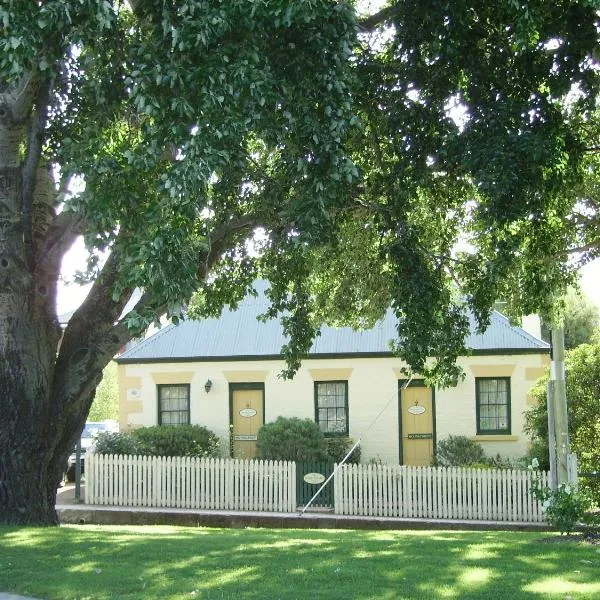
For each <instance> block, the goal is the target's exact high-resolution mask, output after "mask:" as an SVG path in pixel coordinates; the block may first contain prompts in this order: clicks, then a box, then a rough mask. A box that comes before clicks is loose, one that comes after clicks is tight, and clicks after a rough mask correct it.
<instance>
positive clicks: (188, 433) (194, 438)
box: [133, 425, 219, 458]
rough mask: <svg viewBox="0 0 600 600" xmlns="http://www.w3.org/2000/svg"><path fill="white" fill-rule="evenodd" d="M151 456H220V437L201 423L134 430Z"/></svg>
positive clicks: (145, 452)
mask: <svg viewBox="0 0 600 600" xmlns="http://www.w3.org/2000/svg"><path fill="white" fill-rule="evenodd" d="M133 435H134V436H135V438H136V440H137V442H138V444H139V445H140V448H141V449H142V450H143V453H144V454H147V455H149V456H196V457H199V458H204V457H216V456H219V438H218V437H217V436H216V435H215V434H214V433H213V432H212V431H209V430H208V429H207V428H206V427H202V426H200V425H157V426H155V427H141V428H140V429H135V430H134V431H133Z"/></svg>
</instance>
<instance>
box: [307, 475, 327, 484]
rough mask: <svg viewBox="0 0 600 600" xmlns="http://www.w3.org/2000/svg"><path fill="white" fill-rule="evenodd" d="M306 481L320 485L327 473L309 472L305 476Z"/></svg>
mask: <svg viewBox="0 0 600 600" xmlns="http://www.w3.org/2000/svg"><path fill="white" fill-rule="evenodd" d="M304 481H306V483H310V484H312V485H319V483H323V482H324V481H325V475H323V474H322V473H307V474H306V475H305V476H304Z"/></svg>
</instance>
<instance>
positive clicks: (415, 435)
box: [407, 433, 433, 440]
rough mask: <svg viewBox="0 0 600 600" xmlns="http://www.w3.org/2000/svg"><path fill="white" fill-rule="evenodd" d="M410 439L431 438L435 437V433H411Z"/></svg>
mask: <svg viewBox="0 0 600 600" xmlns="http://www.w3.org/2000/svg"><path fill="white" fill-rule="evenodd" d="M407 437H408V439H409V440H431V439H433V433H409V434H408V436H407Z"/></svg>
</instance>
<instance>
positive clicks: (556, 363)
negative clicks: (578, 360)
mask: <svg viewBox="0 0 600 600" xmlns="http://www.w3.org/2000/svg"><path fill="white" fill-rule="evenodd" d="M548 442H549V444H548V445H549V446H550V480H551V487H552V489H556V488H557V487H558V486H559V485H562V484H566V483H568V482H569V467H568V465H569V423H568V417H567V387H566V381H565V331H564V327H563V324H562V323H561V324H557V325H553V327H552V362H551V363H550V380H549V381H548Z"/></svg>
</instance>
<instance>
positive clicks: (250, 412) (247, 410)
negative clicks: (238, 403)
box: [240, 408, 256, 417]
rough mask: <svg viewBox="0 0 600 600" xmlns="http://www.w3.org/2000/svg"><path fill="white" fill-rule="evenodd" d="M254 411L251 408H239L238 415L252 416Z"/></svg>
mask: <svg viewBox="0 0 600 600" xmlns="http://www.w3.org/2000/svg"><path fill="white" fill-rule="evenodd" d="M255 414H256V411H255V410H254V409H253V408H242V410H240V417H253V416H254V415H255Z"/></svg>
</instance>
